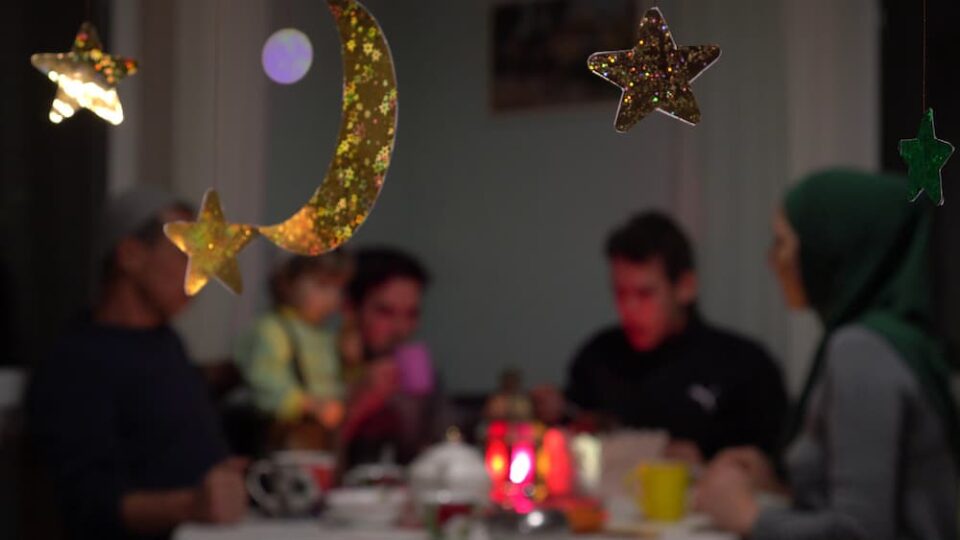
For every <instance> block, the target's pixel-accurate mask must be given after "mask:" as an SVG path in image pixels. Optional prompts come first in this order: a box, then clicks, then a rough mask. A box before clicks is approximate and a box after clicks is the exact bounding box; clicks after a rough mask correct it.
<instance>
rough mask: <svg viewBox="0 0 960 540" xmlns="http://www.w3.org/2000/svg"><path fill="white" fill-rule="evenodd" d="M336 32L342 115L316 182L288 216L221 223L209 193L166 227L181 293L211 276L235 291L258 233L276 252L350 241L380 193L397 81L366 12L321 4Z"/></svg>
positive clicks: (332, 2)
mask: <svg viewBox="0 0 960 540" xmlns="http://www.w3.org/2000/svg"><path fill="white" fill-rule="evenodd" d="M327 4H328V5H329V7H330V11H331V12H332V13H333V18H334V19H335V20H336V22H337V29H338V30H339V32H340V41H341V54H342V57H343V105H342V106H343V112H342V116H341V120H340V137H339V139H338V142H337V147H336V151H335V153H334V157H333V161H332V162H331V163H330V167H329V169H328V170H327V175H326V177H325V178H324V179H323V183H322V184H321V185H320V187H319V188H317V190H316V192H314V194H313V196H312V197H311V198H310V201H309V202H307V204H306V205H305V206H304V207H303V208H301V209H300V210H299V211H297V212H296V213H295V214H294V215H293V216H292V217H291V218H290V219H287V220H286V221H284V222H282V223H279V224H277V225H270V226H261V227H256V226H253V225H240V224H233V223H230V222H228V221H227V220H226V219H225V218H224V217H223V212H222V211H221V209H220V207H219V202H218V201H219V198H218V196H217V194H216V192H215V191H213V190H210V191H208V192H207V194H206V195H205V196H204V205H203V209H202V210H201V213H200V216H199V217H198V220H197V221H196V222H177V223H168V224H167V225H166V226H165V227H164V232H166V234H167V237H168V238H170V240H171V241H173V243H174V244H175V245H177V247H179V248H180V249H181V250H182V251H183V252H184V253H186V254H187V255H188V257H190V265H189V268H188V272H187V276H186V278H185V280H184V290H186V291H187V294H189V295H194V294H196V293H198V292H200V290H201V289H202V288H203V287H204V286H205V285H206V284H207V282H208V281H209V277H216V278H218V280H219V281H221V282H222V283H223V284H224V285H225V286H226V287H227V288H229V289H230V290H232V291H233V292H235V293H239V292H241V291H242V290H243V282H242V280H241V277H240V273H239V271H237V261H236V256H237V255H238V254H239V253H240V251H241V250H242V249H243V248H244V247H245V246H246V245H247V244H248V243H249V242H250V241H251V240H253V239H254V238H255V237H256V236H258V233H259V235H262V236H264V237H265V238H267V239H268V240H270V241H271V242H273V243H274V244H276V245H278V246H280V247H281V248H283V249H286V250H288V251H292V252H294V253H299V254H302V255H320V254H321V253H324V252H327V251H330V250H332V249H336V248H337V247H339V246H340V245H342V244H343V243H344V242H346V241H347V240H349V239H350V237H352V236H353V234H354V232H356V230H357V228H358V227H360V225H361V224H363V222H364V221H365V220H366V219H367V216H369V215H370V212H371V211H372V210H373V205H374V203H375V202H376V201H377V197H378V196H379V195H380V190H381V188H383V182H384V180H385V179H386V176H387V169H388V168H389V166H390V157H391V155H392V154H393V146H394V140H395V136H396V126H397V79H396V74H395V73H394V69H393V55H392V54H391V52H390V46H389V45H388V44H387V41H386V38H385V37H384V35H383V30H382V29H381V28H380V25H379V24H377V21H376V20H375V19H374V18H373V15H371V14H370V12H369V11H367V10H366V8H364V7H363V6H362V5H361V4H360V3H359V2H357V1H356V0H327Z"/></svg>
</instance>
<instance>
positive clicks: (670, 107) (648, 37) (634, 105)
mask: <svg viewBox="0 0 960 540" xmlns="http://www.w3.org/2000/svg"><path fill="white" fill-rule="evenodd" d="M639 34H640V37H639V40H638V41H637V45H636V46H635V47H634V48H632V49H630V50H626V51H611V52H598V53H594V54H592V55H591V56H590V58H589V59H588V60H587V67H588V68H589V69H590V71H592V72H593V73H594V74H596V75H599V76H600V77H602V78H604V79H606V80H607V81H610V82H611V83H613V84H615V85H617V86H619V87H620V89H621V90H623V95H622V96H621V98H620V108H619V110H618V111H617V120H616V124H615V125H616V129H617V131H618V132H620V133H626V132H627V131H628V130H630V128H632V127H633V126H635V125H636V124H637V122H639V121H640V120H643V119H644V118H645V117H646V116H647V115H648V114H650V113H651V112H653V111H655V110H658V111H660V112H662V113H665V114H667V115H669V116H672V117H674V118H676V119H678V120H681V121H683V122H686V123H688V124H690V125H696V124H697V123H698V122H700V108H699V107H698V106H697V100H696V98H695V97H694V95H693V91H692V90H691V89H690V83H691V82H693V80H694V79H696V78H697V77H699V76H700V74H701V73H703V72H704V71H705V70H706V69H707V68H708V67H710V66H711V65H712V64H713V63H714V62H716V61H717V59H718V58H720V47H719V46H718V45H695V46H685V47H677V44H676V42H674V40H673V35H672V34H671V33H670V29H669V28H668V27H667V22H666V20H664V18H663V14H662V13H661V12H660V9H659V8H656V7H653V8H650V9H649V10H647V12H646V13H645V14H644V15H643V20H642V21H641V22H640V32H639Z"/></svg>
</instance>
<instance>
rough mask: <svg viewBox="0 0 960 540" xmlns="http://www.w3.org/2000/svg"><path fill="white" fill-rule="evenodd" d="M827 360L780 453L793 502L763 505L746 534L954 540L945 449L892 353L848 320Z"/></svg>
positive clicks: (793, 539)
mask: <svg viewBox="0 0 960 540" xmlns="http://www.w3.org/2000/svg"><path fill="white" fill-rule="evenodd" d="M825 361H826V363H825V368H824V373H823V378H822V379H821V382H820V384H819V387H818V388H816V389H815V390H814V394H813V396H812V398H811V401H810V407H809V409H808V410H809V413H808V415H807V418H806V424H805V425H804V428H803V432H802V433H801V435H800V437H799V438H798V439H797V440H796V442H795V443H794V444H793V446H792V447H791V448H790V451H789V453H788V455H787V469H788V473H789V476H790V485H791V488H792V489H793V496H794V505H793V508H791V509H773V508H769V509H765V510H763V511H762V512H761V514H760V518H759V520H758V521H757V523H756V525H755V527H754V530H753V532H752V534H751V535H750V537H751V539H752V540H814V539H817V540H820V539H824V540H826V539H831V540H834V539H835V540H847V539H857V540H860V539H863V540H894V539H897V540H899V539H914V540H946V539H956V538H957V471H956V467H955V464H954V461H953V459H952V458H951V455H950V447H949V446H948V444H947V440H946V437H945V435H944V430H943V428H942V424H941V420H940V417H939V416H938V415H937V413H936V411H935V410H934V409H933V407H932V406H931V405H930V403H929V401H928V400H927V399H926V398H925V397H924V396H923V393H922V390H921V387H920V385H919V384H918V382H917V380H916V378H915V377H914V376H913V374H912V373H911V371H910V368H909V367H908V366H907V365H906V364H905V363H904V362H903V360H902V359H901V357H900V355H899V353H898V352H897V351H896V350H895V349H894V348H893V347H892V346H891V345H890V344H889V342H887V341H886V340H884V339H883V337H881V336H880V335H878V334H876V333H874V332H873V331H871V330H869V329H867V328H866V327H863V326H849V327H846V328H842V329H840V330H838V331H837V332H836V333H835V334H834V336H833V337H832V338H831V339H830V342H829V343H828V344H827V351H826V358H825Z"/></svg>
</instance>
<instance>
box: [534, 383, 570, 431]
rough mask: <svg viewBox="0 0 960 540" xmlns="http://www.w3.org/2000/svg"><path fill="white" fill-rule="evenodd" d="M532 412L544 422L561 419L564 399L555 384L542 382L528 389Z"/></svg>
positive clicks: (553, 421)
mask: <svg viewBox="0 0 960 540" xmlns="http://www.w3.org/2000/svg"><path fill="white" fill-rule="evenodd" d="M530 400H531V401H532V402H533V414H534V416H536V417H537V419H538V420H540V421H541V422H543V423H545V424H555V423H557V422H559V421H560V420H562V419H563V413H564V410H565V409H566V404H567V402H566V400H565V399H564V397H563V394H562V393H560V390H558V389H557V387H555V386H551V385H548V384H544V385H541V386H538V387H536V388H534V389H533V390H531V391H530Z"/></svg>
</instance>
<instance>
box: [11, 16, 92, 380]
mask: <svg viewBox="0 0 960 540" xmlns="http://www.w3.org/2000/svg"><path fill="white" fill-rule="evenodd" d="M87 14H88V13H87V6H86V5H85V3H84V2H82V1H78V2H66V1H57V0H30V1H17V2H6V3H4V30H3V32H0V67H2V69H3V75H2V76H0V119H2V121H0V247H2V248H0V344H2V345H0V351H2V352H0V365H24V364H29V363H31V362H32V361H33V360H35V359H36V357H37V356H38V355H39V354H40V353H41V352H42V351H41V349H42V344H43V343H48V342H49V340H50V339H51V337H52V336H53V335H54V334H55V333H56V331H57V329H58V328H59V327H60V326H61V325H62V324H63V322H64V320H65V318H67V317H70V316H72V315H73V314H74V313H75V312H76V310H77V309H78V308H79V306H82V305H83V304H84V303H85V302H86V300H87V298H88V295H89V293H90V286H91V284H92V282H93V273H92V272H93V264H92V261H91V258H90V257H91V255H90V254H91V251H92V241H93V239H94V231H95V222H96V218H95V216H96V215H97V214H98V211H99V207H100V203H101V201H102V199H103V194H104V187H105V182H106V148H107V145H106V134H107V124H106V123H105V122H103V121H101V120H100V119H98V118H96V117H94V116H93V115H91V114H88V113H87V112H85V111H82V112H78V113H77V114H76V115H75V116H74V117H73V118H70V119H68V120H65V121H64V122H63V123H62V124H60V125H54V124H52V123H51V122H50V121H49V120H48V119H47V113H48V111H49V110H50V103H51V102H52V101H53V96H54V93H55V91H56V86H55V85H54V84H53V83H51V82H50V81H49V80H48V79H47V78H46V77H45V76H43V74H41V73H40V72H39V71H37V70H36V69H34V67H33V66H32V65H31V64H30V55H31V54H32V53H35V52H62V51H66V50H69V49H70V46H71V44H72V41H73V37H74V35H75V34H76V32H77V30H78V29H79V26H80V22H81V21H83V20H84V17H85V15H87ZM89 15H90V16H91V18H92V20H93V21H94V22H95V23H96V25H97V27H98V28H99V30H100V32H101V35H103V34H107V35H109V31H110V29H109V28H108V24H107V23H108V22H109V17H108V13H107V10H106V3H105V2H99V3H98V2H91V3H90V12H89Z"/></svg>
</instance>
